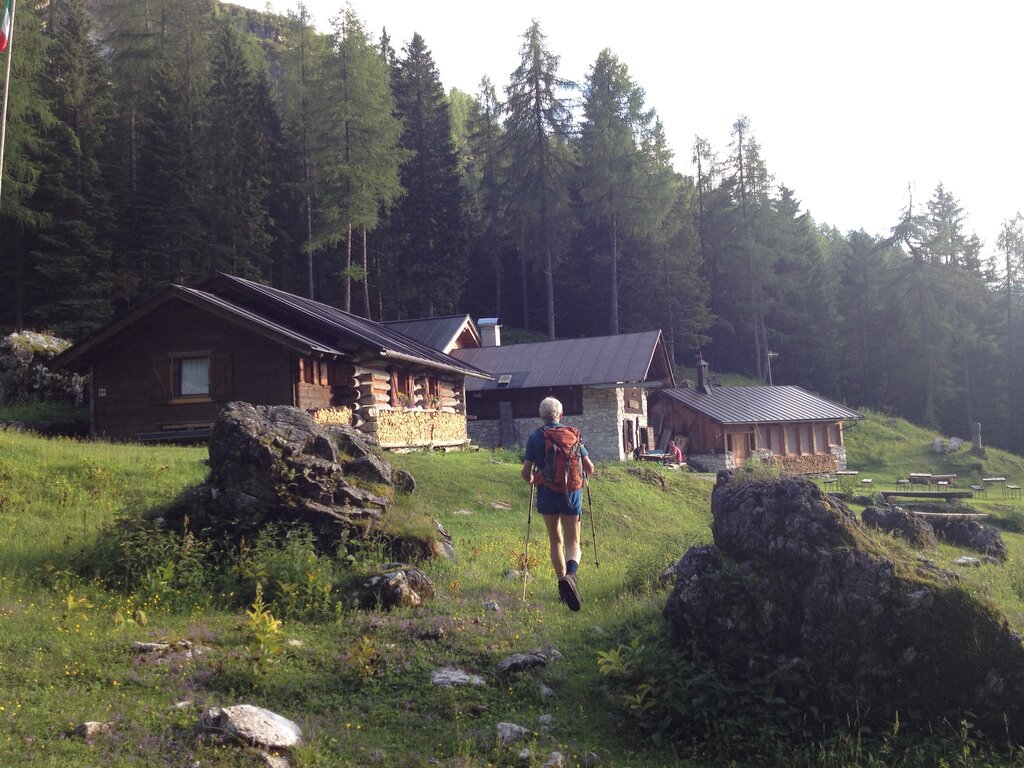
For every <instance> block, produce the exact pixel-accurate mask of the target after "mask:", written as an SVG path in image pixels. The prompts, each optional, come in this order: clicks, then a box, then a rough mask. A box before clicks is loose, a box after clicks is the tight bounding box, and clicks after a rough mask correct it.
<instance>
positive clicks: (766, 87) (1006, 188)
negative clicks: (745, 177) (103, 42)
mask: <svg viewBox="0 0 1024 768" xmlns="http://www.w3.org/2000/svg"><path fill="white" fill-rule="evenodd" d="M306 2H307V7H308V8H309V11H310V13H311V14H312V15H313V17H314V20H315V23H316V25H317V27H318V28H320V29H322V30H324V31H327V30H328V29H330V19H331V18H332V17H333V16H334V15H336V14H337V12H338V10H339V9H340V8H341V7H342V6H341V5H340V3H338V2H336V1H332V0H306ZM242 4H243V5H249V6H251V7H257V8H263V7H265V4H264V0H243V1H242ZM294 7H295V4H294V3H293V2H291V0H273V2H272V3H271V8H272V9H273V10H274V11H277V12H279V13H283V12H285V11H287V10H289V9H294ZM352 7H353V9H354V10H355V11H356V13H357V14H358V15H359V17H360V18H361V19H362V20H363V22H364V23H365V25H366V28H367V30H368V31H369V32H370V33H371V34H372V35H373V36H374V38H379V36H380V32H381V29H382V28H385V27H386V28H387V31H388V34H389V36H390V37H391V42H392V45H393V46H394V47H395V48H396V50H399V51H400V50H401V48H402V46H404V45H405V44H406V43H407V42H408V41H409V40H410V39H411V38H412V35H413V33H414V32H419V33H420V35H421V36H422V37H423V39H424V40H425V41H426V43H427V46H428V47H429V48H430V50H431V52H432V54H433V57H434V61H435V63H436V64H437V68H438V72H439V74H440V76H441V81H442V82H443V83H444V86H445V88H446V89H448V88H452V87H456V88H459V89H460V90H463V91H466V92H468V93H470V94H476V93H477V91H478V85H479V83H480V80H481V78H482V77H483V76H485V75H486V76H487V77H489V78H490V79H491V81H492V82H493V83H494V84H495V86H496V88H497V89H498V91H499V95H501V94H502V91H503V89H504V87H505V85H506V84H507V83H508V79H509V75H510V74H511V72H512V70H514V69H515V68H516V66H518V64H519V50H520V46H521V42H522V36H523V33H525V32H526V30H527V29H528V27H529V26H530V23H531V22H532V20H533V19H537V20H538V21H539V22H540V25H541V30H542V31H543V33H544V34H545V36H546V37H547V45H548V49H549V50H550V51H551V52H552V53H553V54H555V55H557V56H559V57H560V58H561V64H560V68H559V74H560V76H562V77H564V78H567V79H570V80H575V81H577V82H581V83H582V82H583V81H584V79H585V78H586V76H587V73H588V72H589V70H590V67H591V65H592V64H593V63H594V61H595V60H596V58H597V56H598V54H599V53H600V52H601V50H602V49H604V48H610V49H611V50H612V52H613V53H615V54H616V55H617V56H618V57H619V59H620V60H621V61H622V62H624V63H625V64H626V65H627V66H628V67H629V70H630V74H631V75H632V77H633V80H634V81H635V82H636V83H637V84H638V85H640V86H641V87H643V88H644V89H645V91H646V93H647V105H648V106H649V107H653V108H654V109H656V110H657V112H658V115H659V116H660V118H661V120H662V122H663V123H664V125H665V129H666V133H667V135H668V139H669V141H670V143H671V145H672V148H673V150H674V152H675V155H676V167H677V169H678V170H680V171H681V172H683V173H687V174H692V173H693V172H694V169H693V166H692V164H691V162H690V155H691V151H692V147H693V141H694V137H695V136H698V135H699V136H702V137H704V138H706V139H708V140H709V141H710V142H711V144H712V145H713V146H714V147H715V149H716V150H717V151H718V152H719V153H720V154H722V155H724V154H726V152H727V148H728V144H729V141H730V135H729V132H730V128H731V126H732V124H733V122H734V121H735V120H736V118H737V116H739V115H741V114H743V115H746V116H747V117H748V118H749V119H750V125H751V129H752V131H753V134H754V136H755V137H756V138H757V140H758V141H759V142H760V144H761V150H762V156H763V158H764V160H765V162H766V163H767V166H768V169H769V171H770V172H771V173H772V174H773V175H774V177H775V181H776V183H777V184H785V185H786V186H787V187H789V188H791V189H793V190H794V191H795V193H796V196H797V198H798V199H799V200H800V201H801V202H802V205H803V208H804V210H808V211H810V213H811V214H812V216H814V219H815V221H817V222H818V223H819V224H821V223H826V224H830V225H833V226H836V227H838V228H839V229H840V230H841V231H843V232H846V231H848V230H852V229H865V230H867V231H868V232H869V233H872V234H888V233H889V229H890V227H892V226H893V225H894V224H895V223H896V222H897V221H898V220H899V216H900V212H901V211H902V210H903V209H904V208H905V207H906V205H907V201H908V189H909V191H910V193H912V194H913V199H914V205H915V209H916V208H917V207H918V206H921V207H922V210H923V206H924V204H925V203H926V201H927V200H928V199H929V198H930V197H931V196H932V194H933V192H934V191H935V188H936V186H937V184H938V183H939V182H940V181H941V182H942V183H943V184H944V185H945V188H946V190H947V191H948V192H951V193H952V194H953V195H954V196H955V197H956V198H957V199H958V200H959V202H960V205H961V206H962V207H963V209H964V210H965V212H966V213H967V216H968V219H967V232H968V234H969V233H970V232H976V233H977V234H978V235H979V237H981V238H982V240H983V241H984V242H985V250H984V255H986V256H987V255H990V254H991V253H992V252H993V251H994V249H995V242H996V237H997V235H998V233H999V229H1000V226H1001V224H1002V222H1003V221H1004V220H1006V219H1009V218H1011V217H1012V216H1013V215H1014V214H1015V213H1016V212H1017V211H1018V210H1024V190H1022V188H1021V185H1022V184H1024V145H1022V142H1021V139H1020V134H1021V131H1022V129H1024V120H1022V119H1021V118H1022V117H1024V97H1022V96H1021V84H1020V79H1021V76H1022V75H1024V66H1022V58H1024V45H1022V44H1021V35H1022V33H1024V4H1021V3H1016V2H1012V1H1011V0H972V1H971V2H968V1H967V0H962V1H961V2H957V3H953V2H948V0H931V1H930V2H926V1H924V0H859V2H852V0H843V1H842V2H838V1H832V2H823V1H822V0H730V1H729V2H723V0H704V1H703V2H700V3H695V2H692V1H691V2H679V1H678V0H676V1H673V0H627V2H615V3H612V2H607V0H589V1H581V0H547V1H546V2H539V1H538V0H352Z"/></svg>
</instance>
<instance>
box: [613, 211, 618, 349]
mask: <svg viewBox="0 0 1024 768" xmlns="http://www.w3.org/2000/svg"><path fill="white" fill-rule="evenodd" d="M611 224H612V229H611V241H612V242H611V246H612V280H611V282H612V285H611V287H612V296H611V299H612V303H611V311H612V317H611V334H612V336H615V335H617V334H618V333H619V222H618V218H617V217H616V216H615V214H614V213H613V214H612V222H611Z"/></svg>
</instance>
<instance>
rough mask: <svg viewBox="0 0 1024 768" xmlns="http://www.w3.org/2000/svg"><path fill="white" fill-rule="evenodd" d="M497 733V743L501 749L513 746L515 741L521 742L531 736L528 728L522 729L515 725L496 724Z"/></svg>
mask: <svg viewBox="0 0 1024 768" xmlns="http://www.w3.org/2000/svg"><path fill="white" fill-rule="evenodd" d="M497 731H498V743H499V744H500V745H501V746H503V747H507V746H510V745H512V744H515V743H516V742H517V741H523V740H524V739H527V738H529V736H530V734H531V731H530V729H529V728H524V727H523V726H521V725H516V724H515V723H498V726H497Z"/></svg>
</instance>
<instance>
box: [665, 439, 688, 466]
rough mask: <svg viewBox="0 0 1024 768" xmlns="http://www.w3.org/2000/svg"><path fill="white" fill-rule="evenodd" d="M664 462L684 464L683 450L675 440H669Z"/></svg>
mask: <svg viewBox="0 0 1024 768" xmlns="http://www.w3.org/2000/svg"><path fill="white" fill-rule="evenodd" d="M662 463H664V464H682V463H683V452H682V451H681V450H679V446H678V445H676V441H675V440H669V441H668V447H667V448H665V458H663V459H662Z"/></svg>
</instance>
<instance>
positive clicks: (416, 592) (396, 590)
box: [345, 568, 434, 610]
mask: <svg viewBox="0 0 1024 768" xmlns="http://www.w3.org/2000/svg"><path fill="white" fill-rule="evenodd" d="M433 598H434V583H433V582H432V581H431V580H430V578H429V577H428V576H427V575H426V574H425V573H423V571H421V570H419V569H418V568H400V569H397V570H391V571H387V572H386V573H381V574H377V575H374V576H371V577H370V578H368V579H367V580H366V581H364V582H363V583H362V584H359V585H357V586H356V587H355V588H353V589H351V590H350V591H349V592H348V594H347V595H346V598H345V600H346V602H347V603H348V604H349V605H350V606H352V607H353V608H364V609H377V608H380V609H383V610H391V609H393V608H418V607H419V606H421V605H423V603H424V602H426V601H427V600H432V599H433Z"/></svg>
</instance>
